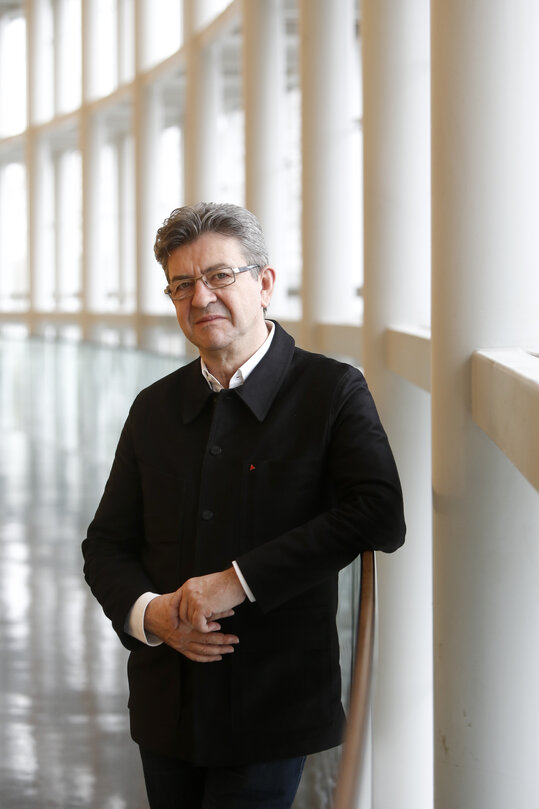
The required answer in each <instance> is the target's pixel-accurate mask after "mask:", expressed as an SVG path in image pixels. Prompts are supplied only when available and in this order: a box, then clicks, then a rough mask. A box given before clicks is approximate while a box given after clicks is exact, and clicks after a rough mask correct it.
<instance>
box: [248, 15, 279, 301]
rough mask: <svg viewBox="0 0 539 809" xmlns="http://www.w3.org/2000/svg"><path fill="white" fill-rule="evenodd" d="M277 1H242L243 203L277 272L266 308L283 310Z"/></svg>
mask: <svg viewBox="0 0 539 809" xmlns="http://www.w3.org/2000/svg"><path fill="white" fill-rule="evenodd" d="M284 33H285V32H284V19H283V4H282V0H265V2H263V3H260V2H259V0H243V92H244V107H245V206H246V208H248V209H249V210H250V211H252V212H253V213H254V214H255V215H256V216H257V217H258V219H259V220H260V223H261V225H262V229H263V231H264V235H265V238H266V244H267V246H268V251H269V256H270V262H271V264H272V265H273V266H274V267H275V268H276V270H277V284H276V287H275V292H274V295H273V298H272V302H271V312H272V313H275V314H276V315H277V316H279V315H281V316H282V315H283V314H284V315H286V314H287V308H286V307H287V295H286V287H287V285H286V280H285V278H284V275H282V274H281V272H280V270H281V268H284V267H285V266H286V255H285V250H286V240H285V239H284V233H285V231H286V210H285V198H284V187H283V186H284V149H283V133H284V127H285V126H286V121H285V116H284V109H283V107H284V96H285V92H286V88H285V81H286V74H285V70H286V65H285V41H284Z"/></svg>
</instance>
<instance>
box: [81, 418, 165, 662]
mask: <svg viewBox="0 0 539 809" xmlns="http://www.w3.org/2000/svg"><path fill="white" fill-rule="evenodd" d="M131 420H132V415H131V414H130V415H129V417H128V419H127V421H126V423H125V425H124V428H123V430H122V434H121V436H120V440H119V443H118V447H117V449H116V454H115V457H114V462H113V464H112V469H111V472H110V475H109V479H108V481H107V484H106V486H105V490H104V493H103V496H102V498H101V502H100V504H99V506H98V509H97V512H96V514H95V517H94V519H93V520H92V522H91V524H90V526H89V528H88V532H87V537H86V539H85V540H84V542H83V543H82V553H83V556H84V576H85V578H86V581H87V582H88V584H89V585H90V588H91V590H92V592H93V594H94V596H95V597H96V598H97V600H98V601H99V603H100V604H101V606H102V607H103V610H104V612H105V614H106V615H107V617H108V618H109V619H110V620H111V621H112V625H113V627H114V629H115V630H116V632H117V633H118V635H119V637H120V640H121V641H122V643H123V644H124V646H126V647H127V648H128V649H134V648H136V647H137V646H139V645H140V642H139V641H137V640H135V638H133V637H131V635H129V634H127V633H126V632H125V631H124V622H125V618H126V616H127V614H128V612H129V610H130V609H131V607H132V606H133V604H134V603H135V601H136V600H137V598H138V597H139V596H140V595H142V593H144V592H147V591H149V590H152V589H154V585H153V584H152V581H151V579H150V578H149V576H148V575H147V573H146V572H145V569H144V567H143V565H142V563H141V561H140V553H139V551H140V547H141V544H142V541H143V524H144V522H143V506H142V489H141V483H140V476H139V471H138V464H137V461H136V457H135V452H134V448H133V441H132V435H131V430H132V427H131Z"/></svg>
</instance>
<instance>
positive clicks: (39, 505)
mask: <svg viewBox="0 0 539 809" xmlns="http://www.w3.org/2000/svg"><path fill="white" fill-rule="evenodd" d="M177 366H178V361H177V360H174V359H172V358H166V357H160V356H158V355H155V354H150V353H146V352H143V351H131V350H122V349H115V348H106V347H98V346H95V345H89V344H74V343H62V342H47V341H42V340H39V339H29V340H9V339H3V340H2V339H0V650H1V651H0V809H79V807H84V808H85V809H146V807H147V803H146V795H145V789H144V784H143V780H142V774H141V769H140V763H139V758H138V750H137V748H136V746H135V745H134V744H133V743H132V742H131V740H130V737H129V728H128V714H127V707H126V706H127V677H126V663H127V652H126V650H125V649H124V648H123V647H122V646H121V644H120V643H119V641H118V638H117V636H116V634H115V633H114V631H113V630H112V628H111V626H110V624H109V622H108V620H107V619H106V618H105V616H104V615H103V613H102V611H101V608H100V606H99V605H98V603H97V602H96V601H95V600H94V598H93V596H92V594H91V592H90V590H89V588H88V587H87V585H86V583H85V581H84V578H83V575H82V555H81V550H80V543H81V541H82V539H83V538H84V536H85V532H86V528H87V527H88V524H89V522H90V520H91V519H92V517H93V514H94V512H95V509H96V507H97V504H98V502H99V498H100V496H101V493H102V490H103V486H104V484H105V481H106V479H107V476H108V472H109V469H110V465H111V463H112V458H113V455H114V450H115V448H116V443H117V440H118V437H119V433H120V430H121V427H122V424H123V422H124V420H125V417H126V416H127V412H128V409H129V406H130V404H131V402H132V400H133V398H134V396H135V395H136V393H137V392H138V391H139V390H141V389H142V388H143V387H145V386H146V385H148V384H150V383H151V382H153V381H154V380H155V379H158V378H160V377H162V376H164V375H165V374H167V373H169V372H170V371H172V370H174V369H175V368H176V367H177ZM356 570H357V568H355V566H354V565H352V566H350V567H349V568H346V570H344V571H342V573H341V581H340V604H339V615H338V627H339V634H340V638H341V667H342V671H343V698H344V701H345V704H346V703H347V699H348V691H349V687H350V678H351V665H352V654H353V637H354V634H355V630H354V624H355V617H354V616H355V607H354V605H355V604H357V601H358V591H357V589H356V588H357V583H358V576H357V573H356V572H355V571H356ZM338 760H339V751H338V750H329V751H326V752H323V753H319V754H317V755H315V756H310V757H309V760H308V762H307V765H306V767H305V772H304V775H303V779H302V783H301V787H300V790H299V792H298V795H297V797H296V801H295V803H294V807H295V809H329V806H330V803H331V795H332V791H333V787H334V784H335V778H336V772H337V766H338Z"/></svg>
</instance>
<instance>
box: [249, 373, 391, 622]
mask: <svg viewBox="0 0 539 809" xmlns="http://www.w3.org/2000/svg"><path fill="white" fill-rule="evenodd" d="M327 429H328V475H327V481H328V485H329V487H330V488H331V497H330V502H331V505H330V507H329V508H327V509H326V510H324V511H322V512H321V513H319V514H318V515H317V516H315V517H314V518H313V519H311V520H309V521H308V522H306V523H304V524H302V525H299V526H297V527H295V528H294V529H292V530H290V531H287V532H286V533H284V534H281V535H280V536H278V537H276V538H274V539H272V540H270V541H269V542H266V543H264V544H261V545H259V546H257V547H254V548H253V549H252V550H249V551H248V552H246V553H245V554H242V555H241V556H239V557H238V559H237V563H238V565H239V567H240V569H241V571H242V573H243V575H244V577H245V579H246V581H247V582H248V584H249V587H250V588H251V590H252V591H253V593H254V595H255V597H256V600H257V603H258V605H259V606H260V608H261V609H262V611H263V612H267V611H269V610H271V609H273V608H275V607H278V606H279V605H280V604H283V603H284V602H286V601H288V600H289V599H290V598H293V597H294V596H296V595H299V594H300V593H302V592H304V591H305V590H307V589H309V588H310V587H313V586H315V585H317V584H319V583H321V582H322V581H323V580H324V579H327V577H328V576H330V575H332V574H334V573H336V572H337V571H338V570H340V569H341V568H343V567H345V566H346V565H348V564H349V563H350V562H351V561H352V560H353V559H354V558H355V557H356V556H357V555H358V554H359V553H360V552H361V551H364V550H381V551H385V552H391V551H394V550H396V549H397V548H398V547H400V546H401V545H402V544H403V542H404V535H405V530H406V529H405V523H404V512H403V501H402V491H401V486H400V481H399V477H398V473H397V468H396V465H395V461H394V458H393V453H392V451H391V448H390V446H389V442H388V439H387V436H386V434H385V431H384V429H383V427H382V424H381V423H380V419H379V417H378V413H377V411H376V407H375V404H374V401H373V399H372V396H371V394H370V392H369V390H368V387H367V383H366V381H365V379H364V377H363V375H362V374H361V373H360V372H359V371H357V370H356V369H354V368H349V370H348V372H347V373H346V374H345V375H344V376H343V378H342V379H341V381H340V383H339V384H338V385H337V386H336V388H335V391H334V395H333V397H332V403H331V408H330V414H329V416H328V428H327Z"/></svg>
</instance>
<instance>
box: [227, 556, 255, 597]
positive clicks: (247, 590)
mask: <svg viewBox="0 0 539 809" xmlns="http://www.w3.org/2000/svg"><path fill="white" fill-rule="evenodd" d="M232 564H233V566H234V570H235V571H236V575H237V577H238V579H239V580H240V584H241V586H242V587H243V589H244V591H245V595H246V596H247V598H248V599H249V601H256V598H255V597H254V595H253V591H252V590H251V588H250V587H249V585H248V584H247V582H246V581H245V579H244V577H243V573H242V572H241V570H240V567H239V565H238V563H237V562H232Z"/></svg>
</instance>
